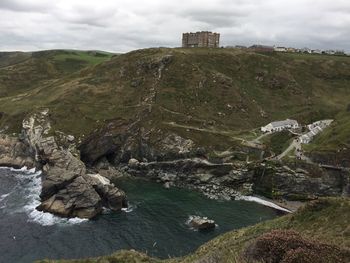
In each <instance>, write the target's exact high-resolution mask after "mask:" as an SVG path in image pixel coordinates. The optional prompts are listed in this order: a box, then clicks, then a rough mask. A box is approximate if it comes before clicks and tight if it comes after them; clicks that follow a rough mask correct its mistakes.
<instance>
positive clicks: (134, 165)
mask: <svg viewBox="0 0 350 263" xmlns="http://www.w3.org/2000/svg"><path fill="white" fill-rule="evenodd" d="M139 163H140V162H139V161H138V160H137V159H135V158H131V159H130V160H129V162H128V165H129V167H130V168H137V166H138V165H139Z"/></svg>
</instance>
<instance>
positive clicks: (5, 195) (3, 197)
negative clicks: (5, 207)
mask: <svg viewBox="0 0 350 263" xmlns="http://www.w3.org/2000/svg"><path fill="white" fill-rule="evenodd" d="M10 194H11V193H8V194H3V195H1V196H0V202H1V201H2V200H4V199H5V198H6V197H8V196H9V195H10Z"/></svg>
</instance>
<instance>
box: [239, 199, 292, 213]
mask: <svg viewBox="0 0 350 263" xmlns="http://www.w3.org/2000/svg"><path fill="white" fill-rule="evenodd" d="M236 200H244V201H249V202H256V203H259V204H262V205H264V206H268V207H271V208H274V209H277V210H281V211H284V212H287V213H291V211H290V210H288V209H286V208H283V207H281V206H279V205H276V204H275V203H273V202H270V201H267V200H264V199H261V198H259V197H256V196H244V195H242V196H238V197H236Z"/></svg>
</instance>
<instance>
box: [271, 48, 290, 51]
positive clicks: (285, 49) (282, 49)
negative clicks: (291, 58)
mask: <svg viewBox="0 0 350 263" xmlns="http://www.w3.org/2000/svg"><path fill="white" fill-rule="evenodd" d="M273 49H274V50H275V51H276V52H287V51H288V49H287V48H286V47H274V48H273Z"/></svg>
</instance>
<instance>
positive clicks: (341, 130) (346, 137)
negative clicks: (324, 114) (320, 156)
mask: <svg viewBox="0 0 350 263" xmlns="http://www.w3.org/2000/svg"><path fill="white" fill-rule="evenodd" d="M344 147H345V148H350V114H349V112H345V111H344V112H341V113H340V114H338V115H337V116H336V118H335V120H334V122H333V123H332V124H331V125H330V126H329V127H327V128H326V129H325V130H324V131H323V132H322V133H320V134H319V135H317V136H316V137H315V139H314V140H313V141H312V142H311V143H310V144H308V145H305V146H304V147H303V148H304V149H305V150H306V151H309V152H311V151H336V150H337V149H343V148H344Z"/></svg>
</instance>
